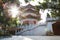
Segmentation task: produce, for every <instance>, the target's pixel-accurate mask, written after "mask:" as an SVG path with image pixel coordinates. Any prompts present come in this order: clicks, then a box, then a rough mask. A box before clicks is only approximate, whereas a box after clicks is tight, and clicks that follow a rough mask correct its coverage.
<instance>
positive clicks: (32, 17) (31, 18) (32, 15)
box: [20, 4, 40, 24]
mask: <svg viewBox="0 0 60 40" xmlns="http://www.w3.org/2000/svg"><path fill="white" fill-rule="evenodd" d="M21 11H22V12H23V13H21V15H20V17H21V21H22V22H23V24H30V23H33V24H36V23H37V22H38V21H39V20H40V14H39V13H38V12H37V11H36V9H35V6H33V5H31V4H28V5H27V6H23V7H21Z"/></svg>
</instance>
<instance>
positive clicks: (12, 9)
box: [8, 5, 19, 18]
mask: <svg viewBox="0 0 60 40" xmlns="http://www.w3.org/2000/svg"><path fill="white" fill-rule="evenodd" d="M8 12H9V13H10V14H11V16H12V17H13V18H15V17H16V16H17V15H18V14H19V8H18V7H17V6H14V5H13V6H10V9H9V10H8Z"/></svg>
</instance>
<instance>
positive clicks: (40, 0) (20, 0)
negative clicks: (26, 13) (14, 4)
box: [19, 0, 43, 6]
mask: <svg viewBox="0 0 60 40" xmlns="http://www.w3.org/2000/svg"><path fill="white" fill-rule="evenodd" d="M19 2H20V3H21V4H20V5H21V6H26V5H27V4H28V3H26V2H25V1H24V0H19ZM38 2H41V3H42V2H43V0H34V1H30V2H29V3H30V4H31V5H33V6H35V5H39V3H38Z"/></svg>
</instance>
